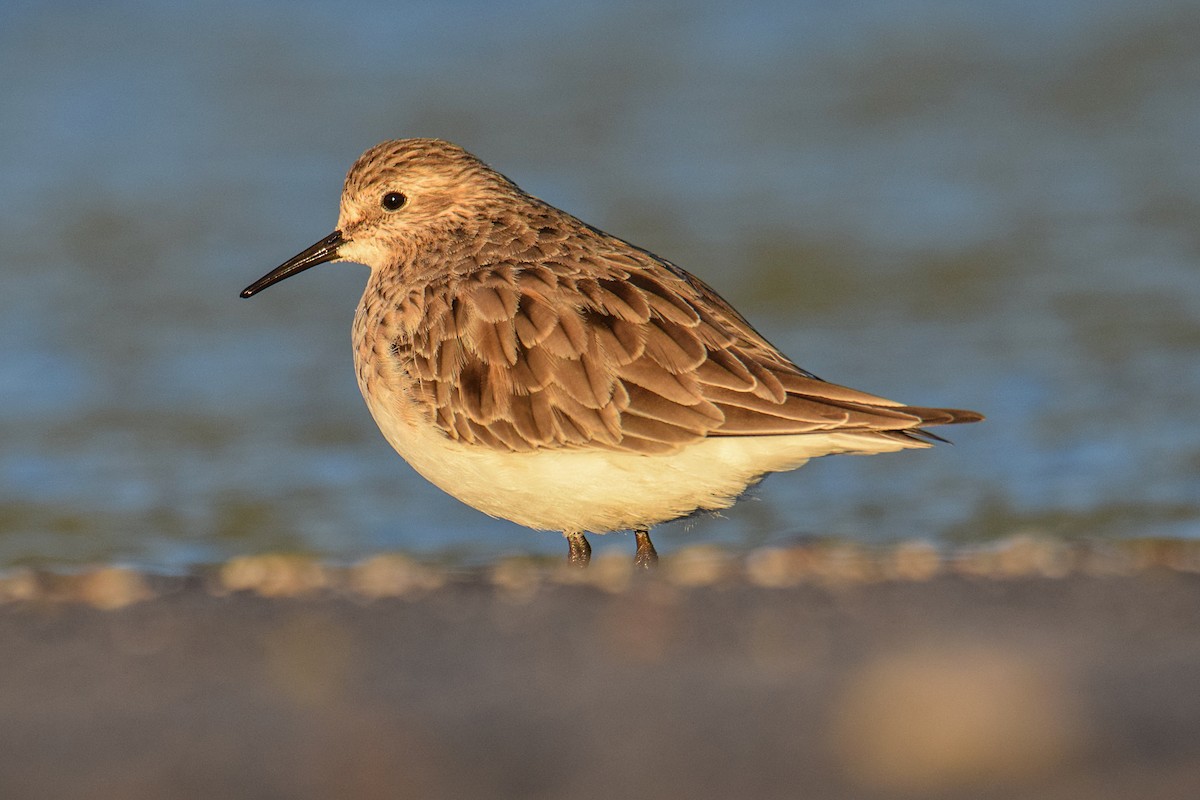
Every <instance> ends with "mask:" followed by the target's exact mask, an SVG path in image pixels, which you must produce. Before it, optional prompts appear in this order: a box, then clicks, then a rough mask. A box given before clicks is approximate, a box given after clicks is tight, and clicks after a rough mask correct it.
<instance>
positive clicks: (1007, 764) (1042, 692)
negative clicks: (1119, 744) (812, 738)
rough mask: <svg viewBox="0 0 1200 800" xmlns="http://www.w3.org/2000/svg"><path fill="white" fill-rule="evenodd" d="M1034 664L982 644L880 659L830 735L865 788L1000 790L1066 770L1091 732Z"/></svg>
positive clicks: (840, 710)
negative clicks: (1050, 771) (1057, 769)
mask: <svg viewBox="0 0 1200 800" xmlns="http://www.w3.org/2000/svg"><path fill="white" fill-rule="evenodd" d="M1044 666H1045V665H1044V664H1040V663H1039V662H1038V661H1037V660H1035V659H1034V658H1032V657H1030V656H1027V655H1024V656H1023V655H1021V654H1018V653H1013V652H1011V651H1008V650H1001V649H998V648H991V647H987V646H981V645H970V646H942V647H930V648H924V649H919V650H914V651H910V652H901V653H894V654H890V655H885V656H881V657H879V658H876V659H875V660H873V661H871V662H869V663H867V664H866V665H865V666H864V667H862V668H861V669H860V670H859V671H858V672H857V673H855V674H852V675H851V676H850V678H849V680H848V683H847V685H846V688H845V690H844V691H843V692H842V693H841V695H840V697H839V698H838V700H837V702H836V704H835V707H834V712H833V718H832V725H831V729H830V736H831V742H832V744H833V747H834V751H835V752H836V753H837V755H838V757H839V760H840V761H841V763H842V764H843V766H844V768H845V769H846V772H847V773H848V774H849V776H850V777H851V778H852V779H853V780H855V782H857V783H859V784H860V785H862V786H865V787H870V788H872V789H876V790H885V791H889V792H897V791H899V792H906V793H918V794H928V793H939V792H949V791H963V790H979V791H984V790H994V789H996V788H997V787H998V786H1002V785H1005V784H1011V783H1014V782H1019V781H1021V780H1024V779H1026V778H1028V777H1029V776H1031V775H1034V774H1037V773H1041V772H1044V771H1046V770H1048V769H1050V768H1053V767H1055V766H1058V765H1061V764H1062V763H1063V762H1064V761H1066V760H1067V759H1068V758H1069V757H1070V756H1071V754H1072V753H1073V752H1075V751H1076V750H1077V748H1078V747H1079V746H1080V744H1081V739H1082V737H1083V735H1084V732H1085V726H1084V725H1083V723H1082V720H1081V718H1080V715H1079V714H1078V712H1077V710H1076V708H1075V707H1074V703H1073V702H1072V700H1073V698H1072V696H1071V693H1070V691H1069V687H1068V686H1067V685H1065V683H1064V682H1063V681H1062V680H1060V679H1057V678H1055V677H1054V676H1053V675H1051V674H1049V673H1050V671H1049V670H1046V669H1045V668H1044Z"/></svg>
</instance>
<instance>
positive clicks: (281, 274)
mask: <svg viewBox="0 0 1200 800" xmlns="http://www.w3.org/2000/svg"><path fill="white" fill-rule="evenodd" d="M344 241H345V239H343V238H342V232H341V231H334V232H333V233H331V234H329V235H328V236H326V237H325V238H324V239H322V240H321V241H319V242H317V243H316V244H314V245H313V246H312V247H310V248H308V249H307V250H305V251H304V252H303V253H300V254H299V255H296V256H294V257H292V258H289V259H288V260H287V261H285V262H283V263H282V264H280V265H279V266H278V267H276V268H275V269H273V270H271V271H270V272H268V273H267V274H266V275H263V276H262V277H261V278H259V279H258V280H256V281H255V282H254V283H252V284H250V285H249V286H247V287H246V288H245V289H242V297H253V296H254V295H256V294H258V293H259V292H261V291H262V290H263V289H265V288H267V287H268V286H270V285H271V284H273V283H279V282H280V281H281V280H283V279H284V278H290V277H292V276H293V275H295V274H296V273H298V272H304V270H306V269H308V268H309V267H315V266H316V265H317V264H324V263H325V262H327V261H333V260H334V259H336V258H337V257H338V247H340V246H341V245H342V242H344Z"/></svg>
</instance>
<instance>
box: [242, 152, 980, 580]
mask: <svg viewBox="0 0 1200 800" xmlns="http://www.w3.org/2000/svg"><path fill="white" fill-rule="evenodd" d="M329 261H353V262H358V263H360V264H365V265H366V266H368V267H370V269H371V275H370V278H369V280H368V281H367V287H366V290H365V291H364V292H363V296H362V301H361V302H360V303H359V306H358V311H357V313H356V314H355V318H354V362H355V366H356V368H357V372H358V385H359V388H360V389H361V390H362V394H363V397H364V398H365V399H366V402H367V407H368V408H369V409H370V410H371V414H372V416H373V417H374V418H375V421H376V423H377V424H378V425H379V428H380V430H381V431H382V432H383V435H384V436H385V437H386V438H387V440H388V442H390V443H391V445H392V447H394V448H395V449H396V451H397V452H398V453H399V454H400V455H401V456H403V457H404V458H405V460H407V461H408V463H409V464H411V465H412V466H413V468H415V469H416V470H417V472H419V473H420V474H421V475H423V476H424V477H425V478H427V479H428V480H429V481H431V482H432V483H434V484H435V485H437V486H439V487H440V488H442V489H443V490H445V491H446V492H448V493H449V494H451V495H453V496H454V497H456V498H458V499H459V500H461V501H463V502H464V503H466V504H468V505H470V506H473V507H475V508H477V509H479V510H480V511H482V512H484V513H485V514H490V515H491V516H494V517H501V518H503V519H508V520H512V521H513V522H516V523H518V524H521V525H525V526H527V527H530V528H537V529H542V530H557V531H562V533H563V535H564V536H565V537H566V539H567V542H568V545H569V552H568V560H569V561H570V563H573V564H577V565H580V566H585V565H586V564H587V562H588V560H589V558H590V556H591V546H590V545H589V544H588V541H587V539H586V538H585V536H584V534H585V533H588V532H594V533H605V532H608V531H617V530H630V529H632V530H633V531H634V532H635V533H636V537H637V553H636V555H635V563H636V564H638V565H639V566H647V567H648V566H652V565H653V564H655V563H656V562H657V560H658V555H657V553H656V552H655V550H654V545H653V543H651V541H650V535H649V531H650V528H651V526H653V525H656V524H658V523H660V522H666V521H668V520H673V519H678V518H680V517H685V516H688V515H689V514H692V513H695V512H698V511H712V510H717V509H721V508H725V507H727V506H729V505H732V504H733V503H734V501H736V500H737V498H738V496H739V495H741V494H742V493H743V492H744V491H745V490H746V489H747V487H749V486H752V485H754V484H755V483H757V482H758V481H760V480H762V478H763V477H764V476H765V475H767V474H768V473H772V472H780V471H785V470H792V469H796V468H797V467H799V466H801V465H802V464H804V463H805V462H806V461H808V460H809V459H810V458H815V457H817V456H823V455H829V454H833V453H859V454H870V453H883V452H888V451H894V450H901V449H904V448H916V447H929V446H930V444H931V443H932V442H934V441H939V440H940V439H939V437H937V436H935V435H934V434H931V433H928V432H927V431H925V430H924V428H925V427H926V426H930V425H948V424H954V423H960V422H976V421H978V420H981V419H983V416H982V415H980V414H978V413H976V412H974V411H962V410H956V409H945V408H925V407H917V406H906V405H902V404H900V403H896V402H893V401H891V400H885V399H884V398H882V397H876V396H874V395H870V394H866V393H864V392H860V391H856V390H854V389H848V388H846V387H844V386H838V385H837V384H833V383H829V382H827V381H823V380H821V379H820V378H817V377H816V376H815V375H813V374H812V373H810V372H808V371H806V370H804V369H801V368H800V367H798V366H796V365H795V364H793V363H792V362H791V361H790V360H789V359H788V358H787V357H786V356H784V355H783V354H782V353H781V352H779V350H777V349H776V348H775V347H774V346H772V345H771V344H770V343H769V342H768V341H767V340H766V339H764V338H763V337H762V336H761V335H759V333H758V332H757V331H756V330H754V328H753V327H751V325H750V323H749V322H747V321H746V319H745V318H744V317H743V316H742V315H741V314H739V313H738V312H737V311H736V310H734V308H733V307H732V306H731V305H729V303H727V302H726V301H725V300H724V299H722V298H721V297H720V296H719V295H718V294H717V293H716V292H715V291H713V290H712V289H711V288H710V287H709V286H708V285H707V284H705V283H704V282H703V281H701V280H700V279H699V278H697V277H695V276H694V275H692V274H690V273H688V272H686V271H685V270H683V269H681V268H679V267H677V266H676V265H674V264H672V263H671V262H669V261H666V260H665V259H662V258H659V257H658V256H656V255H654V254H653V253H650V252H648V251H646V250H643V249H641V248H639V247H637V246H635V245H632V244H630V243H629V242H626V241H623V240H621V239H618V238H616V237H615V236H610V235H609V234H607V233H605V232H603V231H601V230H599V229H597V228H594V227H592V226H590V225H588V224H587V223H585V222H583V221H581V220H579V219H577V218H575V217H573V216H571V215H570V214H568V213H566V212H565V211H560V210H559V209H557V208H555V207H553V206H551V205H549V204H547V203H545V202H543V201H541V200H539V199H538V198H536V197H533V196H531V195H529V194H526V193H525V192H523V191H522V190H521V189H520V188H518V187H517V185H516V184H514V183H513V182H512V181H510V180H509V179H508V178H506V177H504V176H503V175H501V174H500V173H498V172H496V171H495V170H493V169H491V168H490V167H488V166H487V165H486V164H484V163H483V162H482V161H480V160H479V159H477V158H476V157H475V156H473V155H471V154H470V153H468V152H466V151H465V150H463V149H462V148H460V147H458V146H456V145H453V144H450V143H449V142H445V141H441V140H438V139H400V140H395V141H387V142H383V143H381V144H378V145H376V146H375V147H372V148H371V149H370V150H368V151H367V152H366V153H364V154H363V155H362V157H361V158H359V159H358V161H357V162H355V164H354V166H353V167H351V168H350V172H349V174H348V175H347V176H346V182H345V186H344V189H343V192H342V200H341V213H340V215H339V217H338V224H337V229H336V230H335V231H334V232H333V233H332V234H330V235H329V236H326V237H325V238H324V239H322V240H321V241H319V242H317V243H316V244H314V245H313V246H312V247H309V248H308V249H307V250H305V251H304V252H302V253H300V254H299V255H297V256H296V257H294V258H292V259H289V260H288V261H286V262H284V263H283V264H282V265H280V266H279V267H278V268H276V269H274V270H272V271H271V272H270V273H268V274H267V275H265V276H263V277H262V278H261V279H260V280H258V281H255V282H254V283H253V284H251V285H250V286H249V287H247V288H246V289H245V290H244V291H243V292H242V297H250V296H252V295H254V294H256V293H257V292H259V291H261V290H262V289H265V288H266V287H268V286H270V285H271V284H273V283H276V282H278V281H281V280H283V279H284V278H287V277H290V276H292V275H295V274H296V273H298V272H301V271H303V270H306V269H308V268H309V267H313V266H316V265H317V264H322V263H325V262H329Z"/></svg>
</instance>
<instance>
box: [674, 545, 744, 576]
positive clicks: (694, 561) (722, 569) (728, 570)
mask: <svg viewBox="0 0 1200 800" xmlns="http://www.w3.org/2000/svg"><path fill="white" fill-rule="evenodd" d="M733 567H734V562H733V559H732V557H731V556H730V555H729V553H728V552H726V551H724V550H721V549H720V548H717V547H712V546H709V545H696V546H693V547H685V548H683V549H682V550H679V551H678V552H675V553H672V554H671V556H670V557H669V558H664V559H662V561H660V562H659V569H660V570H663V571H664V572H665V574H666V577H667V578H668V579H669V580H670V581H671V583H673V584H675V585H676V586H711V585H713V584H714V583H717V582H718V581H720V580H722V579H723V578H726V577H728V576H730V575H731V574H732V572H733Z"/></svg>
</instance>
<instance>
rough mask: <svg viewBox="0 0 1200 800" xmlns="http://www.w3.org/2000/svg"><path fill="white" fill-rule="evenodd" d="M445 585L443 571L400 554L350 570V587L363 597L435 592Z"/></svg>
mask: <svg viewBox="0 0 1200 800" xmlns="http://www.w3.org/2000/svg"><path fill="white" fill-rule="evenodd" d="M445 582H446V576H445V573H444V572H443V571H441V570H437V569H433V568H431V567H427V566H425V565H423V564H420V563H418V562H417V561H415V560H413V559H411V558H409V557H408V556H405V555H401V554H399V553H387V554H383V555H377V556H374V557H372V558H369V559H367V560H366V561H363V562H362V563H360V564H357V565H355V566H354V567H353V568H351V569H350V572H349V576H348V579H347V588H348V589H350V590H351V591H352V592H354V593H356V594H358V595H360V596H362V597H365V598H369V599H374V598H379V597H402V596H404V595H408V594H414V593H418V592H427V591H432V590H433V589H437V588H440V587H441V586H442V585H443V584H444V583H445Z"/></svg>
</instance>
